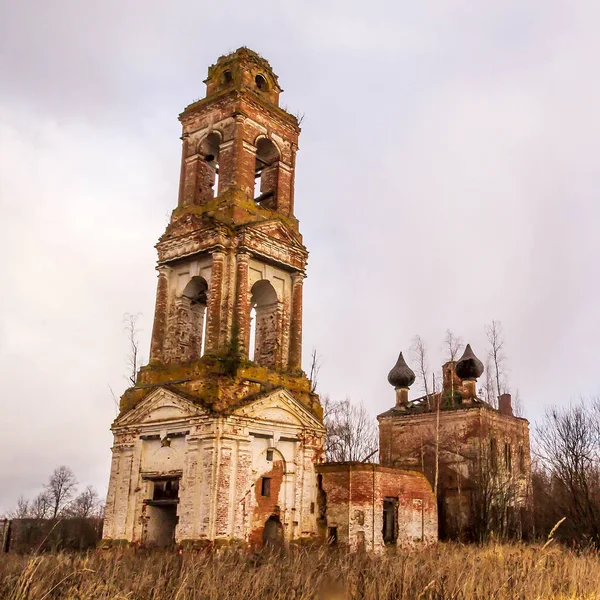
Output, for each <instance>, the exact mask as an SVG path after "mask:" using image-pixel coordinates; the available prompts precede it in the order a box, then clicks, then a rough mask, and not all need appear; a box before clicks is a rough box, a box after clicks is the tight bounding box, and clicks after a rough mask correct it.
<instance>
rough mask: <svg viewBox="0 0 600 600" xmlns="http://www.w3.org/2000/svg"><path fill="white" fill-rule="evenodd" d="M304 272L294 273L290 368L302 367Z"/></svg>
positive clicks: (298, 368)
mask: <svg viewBox="0 0 600 600" xmlns="http://www.w3.org/2000/svg"><path fill="white" fill-rule="evenodd" d="M304 277H305V275H304V273H301V272H298V273H294V274H293V275H292V318H291V320H290V361H289V368H290V370H300V369H302V287H303V283H304Z"/></svg>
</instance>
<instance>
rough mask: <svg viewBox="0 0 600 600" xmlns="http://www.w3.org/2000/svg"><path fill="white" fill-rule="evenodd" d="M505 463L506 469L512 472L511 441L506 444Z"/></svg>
mask: <svg viewBox="0 0 600 600" xmlns="http://www.w3.org/2000/svg"><path fill="white" fill-rule="evenodd" d="M504 464H505V466H506V470H507V471H508V472H509V473H510V472H512V456H511V452H510V444H509V443H506V444H504Z"/></svg>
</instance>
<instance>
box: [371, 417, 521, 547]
mask: <svg viewBox="0 0 600 600" xmlns="http://www.w3.org/2000/svg"><path fill="white" fill-rule="evenodd" d="M436 420H437V414H436V412H435V411H434V410H431V411H422V412H419V413H411V412H410V411H409V412H402V411H394V410H392V411H388V412H387V413H384V414H383V415H380V416H379V444H380V460H381V462H382V464H384V465H388V466H396V467H402V468H409V469H415V470H418V471H420V472H422V473H424V474H425V475H426V477H427V479H428V480H429V482H430V484H431V485H432V486H433V485H434V482H435V478H436V467H437V477H438V486H439V499H440V515H439V520H440V535H441V536H442V537H445V538H446V537H450V538H460V537H464V536H465V535H469V533H468V532H469V531H470V530H471V529H472V528H473V527H474V523H473V514H472V513H473V510H476V509H477V507H476V504H477V503H478V502H481V500H480V499H479V496H480V495H481V494H482V493H483V492H482V489H483V488H484V487H489V486H490V485H492V483H493V485H495V486H497V487H502V488H503V490H504V491H506V490H509V491H510V492H511V493H510V494H506V495H507V499H506V500H505V502H507V503H508V504H510V505H511V506H512V507H514V508H517V509H522V508H525V507H526V505H527V503H528V502H530V487H531V461H530V448H529V424H528V422H527V420H525V419H521V418H517V417H513V416H511V415H507V414H504V415H503V414H500V413H499V412H498V411H496V410H494V409H492V408H490V407H487V406H472V407H469V408H463V409H453V410H442V411H441V412H440V414H439V430H438V431H436V428H437V426H436ZM436 437H437V442H436ZM436 445H437V452H436ZM436 456H437V457H438V458H437V460H436ZM490 482H492V483H490ZM513 490H514V493H513ZM485 493H487V495H488V496H489V495H490V493H489V492H488V491H486V492H485ZM509 496H510V497H509Z"/></svg>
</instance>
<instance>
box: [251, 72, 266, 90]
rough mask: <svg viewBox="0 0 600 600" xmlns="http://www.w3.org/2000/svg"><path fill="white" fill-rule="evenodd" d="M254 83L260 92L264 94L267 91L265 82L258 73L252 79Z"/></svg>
mask: <svg viewBox="0 0 600 600" xmlns="http://www.w3.org/2000/svg"><path fill="white" fill-rule="evenodd" d="M254 83H256V87H257V88H258V89H259V90H260V91H261V92H266V91H267V90H268V89H269V86H268V85H267V80H266V79H265V78H264V77H263V76H262V75H261V74H260V73H259V74H258V75H257V76H256V77H255V78H254Z"/></svg>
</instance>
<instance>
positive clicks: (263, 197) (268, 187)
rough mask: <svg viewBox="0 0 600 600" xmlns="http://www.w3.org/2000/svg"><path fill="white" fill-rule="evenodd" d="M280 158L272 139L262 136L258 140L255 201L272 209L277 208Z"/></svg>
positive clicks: (255, 167) (255, 166)
mask: <svg viewBox="0 0 600 600" xmlns="http://www.w3.org/2000/svg"><path fill="white" fill-rule="evenodd" d="M279 158H280V157H279V150H278V149H277V146H276V145H275V144H274V143H273V142H272V141H271V140H269V139H267V138H260V139H259V140H258V141H257V142H256V161H255V165H254V201H255V202H256V203H257V204H259V205H260V206H262V207H264V208H268V209H270V210H276V209H277V186H278V179H279Z"/></svg>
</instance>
